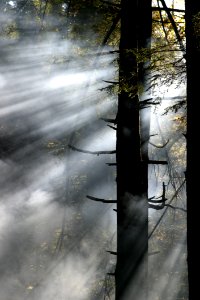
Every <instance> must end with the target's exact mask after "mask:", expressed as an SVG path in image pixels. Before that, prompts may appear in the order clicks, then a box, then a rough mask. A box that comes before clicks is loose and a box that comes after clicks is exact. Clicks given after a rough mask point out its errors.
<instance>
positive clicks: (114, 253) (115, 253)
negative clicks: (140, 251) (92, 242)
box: [106, 250, 117, 255]
mask: <svg viewBox="0 0 200 300" xmlns="http://www.w3.org/2000/svg"><path fill="white" fill-rule="evenodd" d="M106 252H108V253H110V254H113V255H117V252H115V251H109V250H107V251H106Z"/></svg>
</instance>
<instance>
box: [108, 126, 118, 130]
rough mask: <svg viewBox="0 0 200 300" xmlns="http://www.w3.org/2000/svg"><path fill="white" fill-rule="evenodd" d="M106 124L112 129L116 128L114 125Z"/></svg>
mask: <svg viewBox="0 0 200 300" xmlns="http://www.w3.org/2000/svg"><path fill="white" fill-rule="evenodd" d="M107 126H108V127H110V128H112V129H114V130H117V128H116V127H114V126H111V125H107Z"/></svg>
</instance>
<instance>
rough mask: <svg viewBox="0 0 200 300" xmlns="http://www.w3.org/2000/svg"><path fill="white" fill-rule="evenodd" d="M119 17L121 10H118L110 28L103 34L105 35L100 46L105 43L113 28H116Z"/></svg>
mask: <svg viewBox="0 0 200 300" xmlns="http://www.w3.org/2000/svg"><path fill="white" fill-rule="evenodd" d="M120 18H121V11H120V12H118V14H117V16H116V17H115V18H114V20H113V23H112V25H111V27H110V29H109V30H108V32H107V33H106V35H105V37H104V39H103V42H102V46H105V45H106V43H107V41H108V39H109V37H110V36H111V34H112V33H113V31H114V30H115V28H116V26H117V24H118V22H119V20H120Z"/></svg>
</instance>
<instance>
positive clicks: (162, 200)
mask: <svg viewBox="0 0 200 300" xmlns="http://www.w3.org/2000/svg"><path fill="white" fill-rule="evenodd" d="M162 187H163V192H162V195H161V196H160V197H157V198H155V197H151V198H149V199H148V202H152V203H161V205H154V204H150V203H149V208H153V209H156V210H160V209H163V208H164V207H165V201H166V200H167V198H166V197H165V192H166V191H165V183H164V182H163V183H162ZM159 198H161V199H160V200H155V199H159Z"/></svg>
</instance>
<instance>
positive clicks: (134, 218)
mask: <svg viewBox="0 0 200 300" xmlns="http://www.w3.org/2000/svg"><path fill="white" fill-rule="evenodd" d="M147 2H149V3H150V2H151V1H148V0H146V1H145V0H143V1H140V3H139V4H138V1H136V0H122V1H121V7H122V12H121V40H120V57H119V82H120V93H119V98H118V113H117V145H116V147H117V148H116V149H117V154H116V156H117V265H116V275H115V278H116V300H119V299H120V300H122V299H125V300H129V299H130V300H133V299H134V298H137V300H144V299H146V298H147V297H146V292H147V260H146V254H147V249H148V197H147V192H148V185H147V179H148V172H147V170H148V169H147V165H146V164H143V163H142V155H141V136H140V111H139V97H138V94H139V89H138V80H139V76H141V75H140V74H139V72H138V67H140V66H139V65H138V63H137V51H138V46H139V45H143V44H144V36H145V35H146V32H147V31H146V29H145V27H144V26H145V21H146V20H144V18H143V16H145V14H144V13H146V11H145V10H144V5H147ZM150 4H151V3H150ZM150 8H151V7H150ZM148 12H149V13H150V17H151V9H150V10H148ZM140 36H141V40H140ZM140 80H141V78H140Z"/></svg>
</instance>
